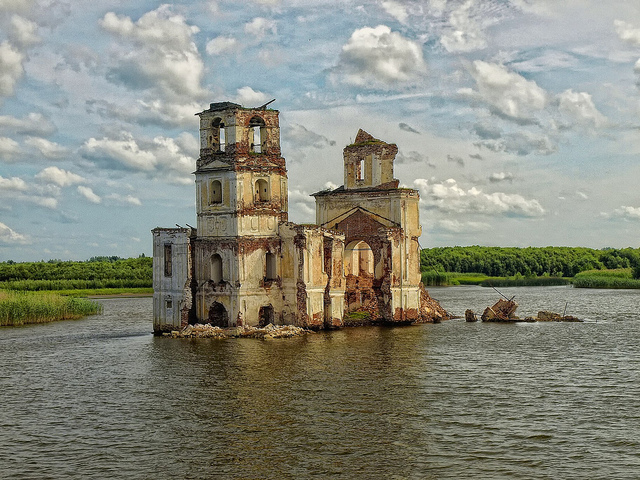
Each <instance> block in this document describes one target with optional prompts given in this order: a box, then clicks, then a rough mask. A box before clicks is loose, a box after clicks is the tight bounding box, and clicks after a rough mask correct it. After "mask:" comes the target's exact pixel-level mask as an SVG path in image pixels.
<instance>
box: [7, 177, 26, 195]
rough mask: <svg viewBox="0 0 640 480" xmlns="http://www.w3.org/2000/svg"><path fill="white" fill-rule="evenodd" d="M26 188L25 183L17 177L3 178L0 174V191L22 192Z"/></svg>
mask: <svg viewBox="0 0 640 480" xmlns="http://www.w3.org/2000/svg"><path fill="white" fill-rule="evenodd" d="M26 189H27V183H26V182H25V181H24V180H23V179H21V178H19V177H11V178H4V177H2V176H1V175H0V192H2V193H3V194H11V192H23V191H25V190H26Z"/></svg>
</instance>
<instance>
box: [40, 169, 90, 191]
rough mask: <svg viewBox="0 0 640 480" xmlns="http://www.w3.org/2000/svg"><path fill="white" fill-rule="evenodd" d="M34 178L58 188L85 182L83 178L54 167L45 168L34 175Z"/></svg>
mask: <svg viewBox="0 0 640 480" xmlns="http://www.w3.org/2000/svg"><path fill="white" fill-rule="evenodd" d="M35 178H36V179H37V180H39V181H41V182H43V183H53V184H54V185H57V186H59V187H69V186H71V185H76V184H78V183H84V182H86V179H85V178H84V177H81V176H80V175H78V174H76V173H73V172H69V171H67V170H62V169H61V168H58V167H54V166H52V167H47V168H45V169H44V170H42V171H40V172H39V173H37V174H36V176H35Z"/></svg>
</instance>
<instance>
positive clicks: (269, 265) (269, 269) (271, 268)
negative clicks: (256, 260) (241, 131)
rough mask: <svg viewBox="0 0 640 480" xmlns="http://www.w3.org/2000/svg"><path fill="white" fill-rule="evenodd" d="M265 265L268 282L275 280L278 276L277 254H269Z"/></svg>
mask: <svg viewBox="0 0 640 480" xmlns="http://www.w3.org/2000/svg"><path fill="white" fill-rule="evenodd" d="M265 263H266V268H265V278H266V279H267V280H275V279H276V276H277V272H276V256H275V254H273V253H271V252H267V255H266V259H265Z"/></svg>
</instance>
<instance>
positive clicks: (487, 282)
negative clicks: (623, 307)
mask: <svg viewBox="0 0 640 480" xmlns="http://www.w3.org/2000/svg"><path fill="white" fill-rule="evenodd" d="M420 266H421V270H422V281H423V283H424V284H425V285H427V286H439V285H483V286H495V287H498V286H502V287H504V286H543V285H544V286H549V285H565V284H568V283H570V282H571V283H573V284H574V286H576V287H579V288H588V287H591V288H639V285H638V284H640V249H633V248H624V249H614V248H607V249H602V250H596V249H591V248H583V247H542V248H534V247H529V248H514V247H479V246H473V247H440V248H431V249H424V250H422V252H421V256H420ZM596 272H597V273H596Z"/></svg>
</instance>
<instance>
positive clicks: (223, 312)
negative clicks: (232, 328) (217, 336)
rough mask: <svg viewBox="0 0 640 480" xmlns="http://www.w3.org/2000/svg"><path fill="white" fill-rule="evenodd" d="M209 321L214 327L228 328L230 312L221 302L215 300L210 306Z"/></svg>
mask: <svg viewBox="0 0 640 480" xmlns="http://www.w3.org/2000/svg"><path fill="white" fill-rule="evenodd" d="M209 323H210V324H211V326H213V327H220V328H227V327H228V326H229V314H228V313H227V309H226V308H224V305H222V304H221V303H219V302H213V303H212V304H211V306H210V307H209Z"/></svg>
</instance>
